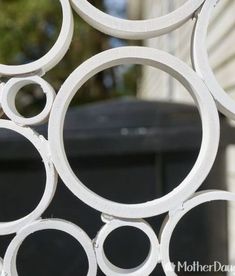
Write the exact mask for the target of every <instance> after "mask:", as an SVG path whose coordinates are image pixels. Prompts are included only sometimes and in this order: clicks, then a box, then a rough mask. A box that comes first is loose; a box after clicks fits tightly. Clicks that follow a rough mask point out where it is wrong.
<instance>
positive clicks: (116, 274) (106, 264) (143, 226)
mask: <svg viewBox="0 0 235 276" xmlns="http://www.w3.org/2000/svg"><path fill="white" fill-rule="evenodd" d="M126 226H127V227H134V228H137V229H139V230H141V231H142V232H144V233H145V234H146V236H147V237H148V239H149V242H150V250H149V253H148V256H147V257H146V259H145V260H144V261H143V263H142V264H140V265H139V266H137V267H135V268H131V269H123V268H119V267H117V266H115V265H114V264H112V263H111V262H110V261H109V260H108V259H107V257H106V255H105V252H104V247H103V246H104V243H105V240H106V238H107V237H108V236H109V235H110V234H111V232H113V231H114V230H116V229H118V228H120V227H126ZM94 247H95V252H96V258H97V262H98V265H99V267H100V269H101V270H102V271H103V273H104V274H105V275H107V276H121V275H123V276H147V275H150V274H151V272H152V271H153V270H154V268H155V267H156V265H157V264H158V262H159V261H160V253H159V242H158V238H157V236H156V234H155V233H154V231H153V229H152V228H151V226H150V225H149V224H148V223H147V222H146V221H144V220H141V219H139V220H132V221H128V220H120V219H112V220H110V221H109V222H107V223H106V224H105V225H104V226H103V227H102V228H101V230H100V231H99V232H98V235H97V237H96V239H95V242H94Z"/></svg>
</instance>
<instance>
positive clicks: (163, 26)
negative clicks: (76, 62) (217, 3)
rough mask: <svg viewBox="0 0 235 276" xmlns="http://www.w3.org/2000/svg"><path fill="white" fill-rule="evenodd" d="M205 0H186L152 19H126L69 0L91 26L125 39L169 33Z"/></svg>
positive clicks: (84, 0)
mask: <svg viewBox="0 0 235 276" xmlns="http://www.w3.org/2000/svg"><path fill="white" fill-rule="evenodd" d="M204 1H205V0H188V1H187V2H186V3H185V4H183V5H182V6H181V7H179V8H178V9H177V10H175V11H173V12H171V13H169V14H167V15H164V16H161V17H157V18H154V19H147V20H126V19H121V18H116V17H114V16H111V15H108V14H107V13H104V12H102V11H100V10H99V9H97V8H96V7H94V6H93V5H92V4H91V3H89V2H88V1H87V0H71V4H72V6H73V8H74V10H75V11H76V12H77V13H78V14H79V15H80V16H81V17H82V18H83V19H84V20H85V21H86V22H87V23H88V24H90V25H91V26H93V27H94V28H96V29H98V30H100V31H101V32H104V33H106V34H109V35H111V36H116V37H120V38H126V39H145V38H151V37H156V36H159V35H162V34H166V33H169V32H170V31H172V30H175V29H176V28H178V27H180V26H181V25H183V24H184V23H185V22H186V21H187V20H188V19H189V18H191V17H192V15H193V14H194V13H195V12H196V11H197V9H198V8H199V7H200V6H201V5H202V3H203V2H204Z"/></svg>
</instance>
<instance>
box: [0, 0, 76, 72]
mask: <svg viewBox="0 0 235 276" xmlns="http://www.w3.org/2000/svg"><path fill="white" fill-rule="evenodd" d="M60 3H61V7H62V14H63V21H62V27H61V31H60V34H59V37H58V39H57V41H56V42H55V44H54V46H53V47H52V48H51V49H50V50H49V52H47V53H46V54H45V55H44V56H43V57H41V58H39V59H38V60H36V61H33V62H30V63H27V64H22V65H5V64H0V76H16V75H22V74H29V73H38V74H40V75H41V76H42V75H44V74H45V73H46V72H47V71H49V70H50V69H51V68H53V67H54V66H55V65H56V64H57V63H58V62H59V61H60V60H61V59H62V58H63V56H64V55H65V54H66V52H67V50H68V48H69V46H70V43H71V40H72V36H73V29H74V22H73V14H72V10H71V6H70V3H69V1H68V0H60Z"/></svg>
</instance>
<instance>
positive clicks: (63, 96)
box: [0, 0, 235, 276]
mask: <svg viewBox="0 0 235 276" xmlns="http://www.w3.org/2000/svg"><path fill="white" fill-rule="evenodd" d="M60 4H61V6H62V14H63V18H62V28H61V32H60V34H59V37H58V39H57V41H56V43H55V45H54V46H53V47H52V48H51V50H50V51H49V52H48V53H47V54H46V55H45V56H43V57H42V58H40V59H38V60H36V61H34V62H31V63H29V64H23V65H17V66H13V65H3V64H0V78H1V77H4V80H5V77H6V78H7V79H9V80H8V81H7V82H6V83H4V82H3V79H2V80H1V79H0V94H1V97H0V108H1V112H2V111H3V112H4V113H5V115H6V116H7V117H8V118H9V120H5V119H4V120H3V119H0V128H2V129H8V130H12V131H14V132H17V133H18V134H20V135H22V136H23V137H25V138H26V139H27V140H29V142H31V143H32V145H34V147H35V148H36V149H37V151H38V152H39V154H40V156H41V158H42V161H43V164H44V167H45V171H46V185H45V190H44V193H43V195H42V198H41V200H40V202H39V204H38V205H37V207H36V208H35V209H34V210H33V211H32V212H31V213H29V214H28V215H26V216H25V217H22V218H20V219H17V220H15V221H10V222H0V235H8V234H12V233H16V236H15V237H14V238H13V240H12V241H11V243H10V244H9V246H8V248H7V251H6V254H5V256H4V259H3V261H2V259H0V274H1V276H6V275H7V276H18V273H17V268H16V258H17V254H18V250H19V247H20V245H21V244H22V242H23V241H24V240H25V239H26V238H27V237H28V236H29V235H31V234H33V233H34V232H37V231H42V230H47V229H54V230H59V231H63V232H65V233H67V234H69V235H71V236H72V237H74V238H75V239H76V240H77V241H78V242H79V243H80V244H81V245H82V247H83V249H84V250H85V253H86V255H87V258H88V265H89V267H88V273H87V275H88V276H93V275H96V273H97V263H98V265H99V267H100V269H101V270H102V271H103V272H104V273H105V275H108V276H118V275H119V276H120V275H123V276H124V275H129V276H145V275H146V276H147V275H149V274H151V273H152V271H153V270H154V268H155V267H156V265H157V264H158V263H160V262H161V263H162V266H163V269H164V272H165V274H166V275H167V276H175V275H176V273H175V272H174V269H173V267H172V265H171V263H170V256H169V252H170V240H171V237H172V234H173V231H174V229H175V227H176V226H177V224H178V223H179V221H180V219H181V218H182V217H183V216H184V215H185V214H186V213H187V212H189V211H190V210H191V209H192V208H194V207H196V206H198V205H200V204H202V203H205V202H208V201H213V200H225V201H234V200H235V195H234V194H232V193H229V192H226V191H202V192H200V193H195V191H196V190H197V189H198V188H199V187H200V186H201V184H202V183H203V181H204V180H205V178H206V177H207V175H208V173H209V172H210V170H211V167H212V165H213V163H214V160H215V157H216V154H217V150H218V144H219V136H220V125H219V117H218V110H217V107H216V104H215V102H214V99H215V101H216V103H217V106H218V109H219V110H220V111H222V112H223V113H224V114H225V115H226V116H228V117H229V118H232V119H235V105H234V102H233V101H232V100H231V99H230V98H229V96H228V95H227V94H226V93H225V91H224V90H223V89H222V88H221V87H220V86H219V84H218V82H217V81H216V79H215V76H214V74H213V72H212V69H211V68H210V65H209V61H208V55H207V51H206V46H205V45H206V35H207V27H208V24H209V19H210V16H211V13H212V11H213V9H214V6H216V4H217V0H188V1H187V2H186V3H185V4H183V5H182V6H181V7H180V8H178V9H176V10H175V11H173V12H171V13H169V14H167V15H165V16H162V17H159V18H154V19H148V20H135V21H132V20H124V19H119V18H115V17H113V16H110V15H108V14H106V13H104V12H102V11H100V10H98V9H97V8H95V7H94V6H93V5H92V4H90V3H89V2H88V1H87V0H70V1H69V0H60ZM71 5H72V6H73V8H74V10H75V11H76V12H77V13H78V14H79V15H80V16H81V17H82V18H83V19H84V20H85V21H86V22H88V23H89V24H90V25H92V26H93V27H95V28H96V29H98V30H100V31H102V32H104V33H107V34H109V35H112V36H116V37H120V38H126V39H144V38H150V37H155V36H159V35H162V34H165V33H169V32H170V31H172V30H174V29H176V28H178V27H179V26H181V25H183V24H184V23H185V22H186V21H187V20H188V19H190V18H191V17H195V16H196V17H197V20H196V24H195V30H194V33H193V43H192V59H193V64H194V67H195V69H196V72H195V71H193V70H192V69H191V68H190V67H189V66H188V65H186V64H185V63H183V62H182V61H180V60H179V59H177V58H176V57H174V56H172V55H170V54H168V53H166V52H164V51H160V50H157V49H153V48H148V47H135V46H129V47H120V48H115V49H110V50H107V51H104V52H102V53H99V54H97V55H95V56H93V57H92V58H90V59H88V60H87V61H85V62H84V63H83V64H81V65H79V66H78V68H77V69H76V70H74V72H73V73H72V74H71V75H70V76H69V77H68V78H67V80H66V81H65V82H64V84H63V85H62V87H61V89H60V90H59V92H58V94H57V96H56V95H55V91H54V89H53V88H52V87H51V85H50V84H49V83H48V82H46V81H45V80H44V79H42V78H41V76H42V75H44V74H45V73H46V72H47V71H48V70H50V69H51V68H53V67H54V66H55V65H56V64H57V63H58V62H59V61H60V60H61V59H62V58H63V56H64V55H65V53H66V52H67V50H68V48H69V46H70V43H71V40H72V36H73V29H74V25H73V14H72V9H71ZM194 14H195V15H194ZM121 64H141V65H148V66H152V67H155V68H158V69H160V70H162V71H165V72H166V73H168V74H169V75H171V76H172V77H174V78H175V79H177V80H178V81H179V82H180V83H181V84H182V85H183V86H184V87H185V88H186V89H187V90H188V92H189V93H190V95H191V96H192V98H193V99H194V102H195V104H196V106H197V108H198V110H199V114H200V117H201V125H202V142H201V148H200V152H199V155H198V158H197V160H196V162H195V164H194V166H193V168H192V169H191V171H190V172H189V174H188V175H187V176H186V177H185V179H184V180H183V181H182V182H181V183H180V184H179V185H178V186H177V187H176V188H175V189H174V190H173V191H171V192H169V193H168V194H166V195H164V196H163V197H161V198H157V199H154V200H152V201H148V202H143V203H139V204H122V203H119V202H114V201H111V200H108V199H106V198H103V197H101V196H99V195H98V194H96V193H94V192H93V191H91V190H90V189H88V188H87V187H86V186H85V185H84V184H83V183H82V182H81V181H80V180H79V179H78V177H77V176H76V175H75V174H74V172H73V171H72V169H71V167H70V165H69V162H68V160H67V157H66V153H65V149H64V142H63V127H64V120H65V116H66V112H67V109H68V107H69V104H70V102H71V100H72V98H73V97H74V95H75V94H76V93H77V92H78V90H79V89H80V87H81V86H82V85H83V84H85V82H87V81H88V80H89V79H90V78H91V77H93V76H94V75H95V74H97V73H99V72H100V71H102V70H105V69H108V68H110V67H113V66H118V65H121ZM32 83H33V84H37V85H39V86H41V88H42V90H43V92H44V93H45V94H46V104H45V107H44V109H43V111H42V112H41V113H39V114H38V115H36V116H34V117H31V118H25V117H23V116H21V115H20V114H19V112H18V110H17V108H16V105H15V99H16V95H17V93H18V92H19V90H20V89H21V88H22V87H24V86H25V85H28V84H32ZM211 94H212V95H211ZM212 96H213V97H214V99H213V97H212ZM1 115H2V114H1ZM48 117H49V124H48V141H47V140H46V139H45V138H44V137H43V136H42V135H39V134H38V133H37V132H35V131H34V129H33V128H32V127H34V126H35V125H38V124H41V123H45V122H47V119H48ZM54 166H55V167H54ZM57 172H58V174H59V175H60V177H61V178H62V180H63V182H64V184H65V185H66V186H67V187H68V188H69V189H70V190H71V192H72V193H73V194H74V195H75V196H76V197H77V198H78V199H80V200H82V201H83V202H85V203H86V204H87V205H89V206H90V207H92V208H94V209H96V210H98V211H100V212H102V213H103V214H102V217H103V218H104V219H103V221H104V223H105V224H104V226H103V227H102V228H101V229H100V231H99V232H98V234H97V236H96V238H95V239H94V240H93V241H91V240H90V238H89V237H88V236H87V234H86V233H85V232H84V231H83V230H82V229H80V228H79V227H78V226H76V225H74V224H72V223H70V222H67V221H62V220H59V219H47V220H41V219H39V218H40V216H41V215H42V214H43V212H44V211H45V210H46V209H47V207H48V205H49V204H50V202H51V200H52V199H53V196H54V193H55V189H56V184H57ZM164 212H168V216H167V218H166V220H165V222H164V224H163V226H162V229H161V235H160V244H159V241H158V238H157V235H156V234H155V233H154V231H153V229H152V228H151V226H150V225H149V224H148V223H147V222H146V221H144V220H143V218H146V217H152V216H157V215H160V214H163V213H164ZM125 226H129V227H134V228H138V229H140V230H141V231H143V232H144V233H145V234H146V235H147V237H148V238H149V241H150V251H149V254H148V256H147V257H146V260H145V261H144V262H143V263H142V264H141V265H140V266H138V267H135V268H133V269H122V268H119V267H117V266H115V265H114V264H112V263H111V262H110V261H109V260H108V259H107V257H106V255H105V252H104V248H103V245H104V242H105V240H106V238H107V237H108V235H109V234H111V233H112V231H114V230H115V229H118V228H120V227H125Z"/></svg>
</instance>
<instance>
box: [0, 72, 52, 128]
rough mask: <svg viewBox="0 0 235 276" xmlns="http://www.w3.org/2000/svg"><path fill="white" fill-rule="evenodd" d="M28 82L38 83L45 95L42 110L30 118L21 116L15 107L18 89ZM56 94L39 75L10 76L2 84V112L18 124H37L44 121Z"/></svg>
mask: <svg viewBox="0 0 235 276" xmlns="http://www.w3.org/2000/svg"><path fill="white" fill-rule="evenodd" d="M28 84H38V85H40V86H41V88H42V91H43V93H45V95H46V105H45V107H44V109H43V110H42V112H40V113H39V114H38V115H36V116H33V117H31V118H25V117H23V116H22V115H21V114H20V113H19V112H18V111H17V109H16V106H15V99H16V95H17V93H18V92H19V90H20V89H21V88H22V87H24V86H26V85H28ZM55 96H56V94H55V91H54V89H53V88H52V86H51V85H50V84H49V83H48V82H46V81H45V80H44V79H42V78H40V77H39V76H32V77H27V78H12V79H10V80H9V81H8V82H7V83H6V84H5V85H4V86H3V90H2V109H3V111H4V113H5V114H6V115H7V116H8V118H10V119H11V120H12V121H13V122H15V123H17V124H20V125H38V124H41V123H44V122H45V121H46V120H47V119H48V116H49V114H50V111H51V107H52V104H53V101H54V98H55Z"/></svg>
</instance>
